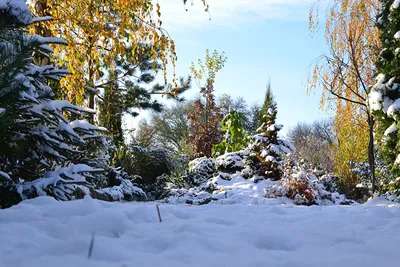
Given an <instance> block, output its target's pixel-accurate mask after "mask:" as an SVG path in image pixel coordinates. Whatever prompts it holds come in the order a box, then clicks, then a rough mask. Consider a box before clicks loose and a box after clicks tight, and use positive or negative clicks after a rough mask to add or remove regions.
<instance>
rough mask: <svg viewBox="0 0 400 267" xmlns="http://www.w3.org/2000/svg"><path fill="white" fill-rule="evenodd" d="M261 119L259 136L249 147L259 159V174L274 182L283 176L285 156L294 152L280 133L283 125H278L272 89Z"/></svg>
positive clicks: (256, 136) (266, 98)
mask: <svg viewBox="0 0 400 267" xmlns="http://www.w3.org/2000/svg"><path fill="white" fill-rule="evenodd" d="M264 110H265V113H261V114H262V117H261V118H260V120H261V122H262V124H261V126H260V127H259V128H258V129H257V134H256V135H254V136H251V137H250V139H251V140H252V142H251V143H250V145H249V148H250V151H252V152H253V153H254V154H255V155H256V158H257V161H258V164H256V165H258V166H256V167H257V174H258V175H260V176H263V177H266V178H270V179H272V180H279V179H281V178H282V175H283V167H282V165H283V163H284V156H285V154H287V153H290V152H291V151H293V150H294V147H293V145H292V144H291V143H289V142H287V141H284V140H281V139H280V138H279V137H278V132H279V131H280V130H281V129H282V127H283V126H282V125H280V124H276V123H275V122H276V117H277V114H278V109H277V104H276V102H275V100H274V96H273V94H272V91H271V89H270V87H268V90H267V93H266V96H265V100H264V106H263V109H262V111H264Z"/></svg>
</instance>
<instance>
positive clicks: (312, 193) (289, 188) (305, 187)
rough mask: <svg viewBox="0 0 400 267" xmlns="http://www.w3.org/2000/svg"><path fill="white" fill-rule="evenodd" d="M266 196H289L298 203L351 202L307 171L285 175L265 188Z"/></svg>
mask: <svg viewBox="0 0 400 267" xmlns="http://www.w3.org/2000/svg"><path fill="white" fill-rule="evenodd" d="M264 192H265V197H267V198H276V197H287V198H289V199H291V200H293V202H294V203H295V204H297V205H314V204H317V205H320V204H322V205H325V204H351V203H352V201H350V200H347V199H346V198H345V197H344V195H340V194H339V193H337V192H336V191H334V192H330V191H328V190H327V189H326V188H325V186H324V184H323V182H321V181H320V180H318V179H317V177H316V176H315V175H314V174H310V173H307V172H305V171H299V172H297V173H293V174H291V175H290V176H288V177H284V178H283V179H282V180H281V181H280V182H279V183H278V184H273V185H271V186H267V187H266V188H265V191H264Z"/></svg>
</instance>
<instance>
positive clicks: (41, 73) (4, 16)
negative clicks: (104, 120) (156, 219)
mask: <svg viewBox="0 0 400 267" xmlns="http://www.w3.org/2000/svg"><path fill="white" fill-rule="evenodd" d="M46 19H49V18H32V15H31V12H30V10H29V9H28V8H27V6H26V4H25V1H23V0H11V1H7V2H4V1H2V0H1V1H0V170H1V172H0V208H1V207H7V206H10V205H12V204H15V203H17V202H18V201H20V200H22V199H24V198H26V197H35V196H38V195H43V194H48V195H52V196H54V197H56V198H57V199H61V200H68V199H72V198H75V197H82V195H81V196H78V195H77V194H88V193H89V189H88V187H87V186H90V185H94V184H96V183H97V182H98V181H94V179H95V176H93V175H92V174H91V173H95V172H99V171H102V170H101V169H99V168H98V166H100V165H103V166H104V165H106V164H107V161H108V158H107V157H108V151H107V146H108V144H107V140H106V138H105V137H104V136H103V135H101V134H100V132H104V131H106V129H105V128H102V127H97V126H94V125H92V124H90V123H88V122H87V121H85V120H83V119H82V116H83V115H84V114H85V113H93V112H94V111H93V110H90V109H87V108H84V107H79V106H75V105H73V104H71V103H70V102H68V101H65V100H55V98H54V93H53V91H52V88H51V87H50V86H49V84H50V83H49V81H59V80H60V79H61V78H62V77H64V76H65V75H67V74H69V73H68V71H65V70H62V69H58V68H55V67H54V66H52V65H44V66H37V65H35V62H34V55H35V54H40V55H42V56H47V57H48V56H49V55H50V54H51V53H52V49H51V47H50V46H49V45H53V44H61V45H66V43H65V42H64V41H63V40H61V39H58V38H52V37H42V36H38V35H28V34H27V30H26V26H28V25H30V24H32V23H40V22H41V21H43V20H46ZM65 114H69V115H70V116H69V117H71V118H72V117H74V118H75V120H72V121H70V120H68V119H67V118H66V116H65ZM99 146H103V148H104V149H103V150H102V149H101V148H99ZM106 167H108V166H106ZM78 189H80V193H79V192H78V191H79V190H78ZM77 190H78V191H77Z"/></svg>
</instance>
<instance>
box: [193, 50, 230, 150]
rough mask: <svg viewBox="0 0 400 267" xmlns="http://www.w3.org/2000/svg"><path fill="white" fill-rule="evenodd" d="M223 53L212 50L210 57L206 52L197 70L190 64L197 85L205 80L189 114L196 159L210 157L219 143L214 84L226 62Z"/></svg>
mask: <svg viewBox="0 0 400 267" xmlns="http://www.w3.org/2000/svg"><path fill="white" fill-rule="evenodd" d="M226 60H227V59H226V57H225V55H224V53H222V54H220V53H218V52H217V51H216V50H214V52H213V54H212V55H210V53H209V51H208V50H206V58H205V62H204V63H203V62H202V60H200V59H199V61H198V69H196V67H195V65H194V63H192V66H191V71H192V73H193V75H194V77H195V79H196V81H197V83H198V84H199V82H200V81H201V79H203V78H205V80H206V81H205V85H204V86H201V87H200V93H201V94H202V96H203V101H202V99H198V100H196V101H195V102H194V106H195V108H194V110H193V112H192V113H190V114H189V121H190V134H189V142H190V144H191V145H192V146H193V148H194V153H195V156H196V157H199V156H206V157H211V152H212V147H213V146H214V145H215V144H217V143H219V142H221V139H222V132H221V126H220V122H221V120H222V114H221V111H220V109H219V107H218V106H217V105H216V103H215V97H214V82H215V76H216V73H217V72H218V71H220V70H221V68H222V67H223V66H224V64H225V62H226Z"/></svg>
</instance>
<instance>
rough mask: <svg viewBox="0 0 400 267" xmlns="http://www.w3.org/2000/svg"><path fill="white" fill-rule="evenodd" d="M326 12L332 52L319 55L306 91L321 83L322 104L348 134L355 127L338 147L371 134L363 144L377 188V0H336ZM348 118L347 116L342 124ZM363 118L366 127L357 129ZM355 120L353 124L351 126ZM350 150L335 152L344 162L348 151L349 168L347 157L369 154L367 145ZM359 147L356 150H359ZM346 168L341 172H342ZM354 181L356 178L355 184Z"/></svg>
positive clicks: (312, 15) (313, 19)
mask: <svg viewBox="0 0 400 267" xmlns="http://www.w3.org/2000/svg"><path fill="white" fill-rule="evenodd" d="M322 1H323V0H318V1H316V4H315V5H314V6H312V7H313V8H312V9H311V12H310V30H311V31H313V30H315V29H316V26H317V25H318V23H317V22H318V20H317V19H316V18H317V16H318V11H316V9H315V8H314V7H317V6H318V3H320V2H322ZM329 2H330V3H331V5H330V6H329V8H328V13H327V14H328V15H327V18H326V28H325V39H326V41H327V44H328V48H329V54H325V55H322V56H320V57H319V58H318V59H317V60H316V64H315V67H314V70H313V72H311V73H310V77H309V83H308V89H307V90H308V92H310V91H312V90H314V89H315V88H317V87H322V88H323V93H322V97H321V108H326V109H329V108H333V109H334V110H335V113H336V117H335V124H337V125H339V127H343V126H345V127H348V131H347V132H346V131H344V132H342V133H343V134H345V135H346V134H347V133H349V132H352V133H354V136H353V138H348V136H345V135H344V136H343V138H341V137H340V134H341V133H340V132H339V134H338V138H341V142H340V143H338V144H340V146H339V147H338V151H339V152H340V151H343V150H342V148H343V149H347V148H348V147H351V146H352V145H354V144H360V143H362V142H365V140H368V141H367V142H366V143H365V145H364V147H365V150H366V151H368V162H369V165H370V168H371V174H372V184H373V190H375V187H376V184H377V182H376V178H375V171H374V166H375V155H374V138H373V128H374V117H373V116H372V114H371V113H370V111H369V109H368V107H367V96H368V93H369V91H370V87H369V85H371V84H373V77H374V62H375V61H376V59H377V56H378V53H379V47H380V41H379V32H378V30H377V28H376V27H375V23H376V19H375V17H376V14H377V12H378V7H379V0H366V1H359V0H340V1H339V0H333V1H329ZM344 122H346V123H345V124H344ZM355 122H361V126H362V128H364V129H365V130H362V131H360V130H356V128H357V127H358V126H360V125H354V123H355ZM353 125H354V126H353ZM350 150H353V153H352V154H346V153H337V154H336V157H337V158H338V159H340V162H343V159H344V157H345V155H348V156H351V158H348V159H346V160H345V162H344V164H346V166H345V169H349V168H350V166H349V164H348V162H349V161H354V158H352V157H353V156H355V155H357V157H358V158H360V157H362V155H363V154H365V153H364V152H363V151H364V150H356V148H355V147H353V148H352V149H350ZM357 153H358V154H357ZM342 174H343V173H342ZM354 186H355V184H354Z"/></svg>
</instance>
